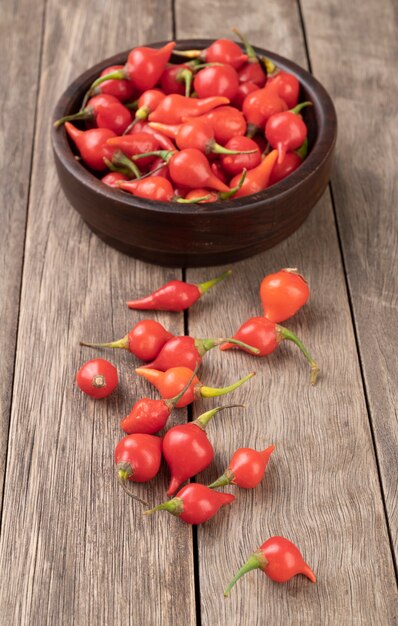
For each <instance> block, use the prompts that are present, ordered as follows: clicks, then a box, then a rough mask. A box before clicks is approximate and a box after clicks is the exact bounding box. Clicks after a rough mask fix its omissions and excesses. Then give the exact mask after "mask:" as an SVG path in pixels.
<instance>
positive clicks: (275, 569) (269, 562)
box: [224, 537, 316, 597]
mask: <svg viewBox="0 0 398 626" xmlns="http://www.w3.org/2000/svg"><path fill="white" fill-rule="evenodd" d="M254 569H261V570H262V571H263V572H264V574H265V575H266V576H268V578H270V579H271V580H273V581H274V582H277V583H285V582H287V581H288V580H290V579H291V578H293V576H297V574H303V575H304V576H306V577H307V578H308V579H309V580H310V581H311V582H312V583H315V582H316V576H315V574H314V572H313V571H312V569H311V568H310V567H309V565H307V563H306V562H305V561H304V559H303V557H302V555H301V552H300V551H299V549H298V548H297V546H295V545H294V543H292V542H291V541H289V540H288V539H285V538H284V537H271V538H270V539H267V541H265V542H264V543H263V544H262V545H261V546H260V548H259V549H258V551H257V552H255V553H254V554H252V555H251V556H250V557H249V559H248V560H247V561H246V563H245V564H244V565H243V566H242V567H241V569H240V570H239V571H238V573H237V574H236V575H235V576H234V578H233V579H232V580H231V582H230V583H229V585H228V587H227V588H226V590H225V591H224V596H225V597H228V595H229V593H230V591H231V589H232V587H233V586H234V585H235V583H236V582H237V581H238V580H239V578H241V577H242V576H244V575H245V574H246V573H247V572H250V571H251V570H254Z"/></svg>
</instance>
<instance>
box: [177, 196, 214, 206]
mask: <svg viewBox="0 0 398 626" xmlns="http://www.w3.org/2000/svg"><path fill="white" fill-rule="evenodd" d="M210 197H211V196H210V195H207V196H200V197H199V198H176V199H175V202H179V203H180V204H197V203H198V202H203V201H204V200H208V199H209V198H210Z"/></svg>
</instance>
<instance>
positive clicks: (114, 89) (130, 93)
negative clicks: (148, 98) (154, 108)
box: [92, 65, 137, 102]
mask: <svg viewBox="0 0 398 626" xmlns="http://www.w3.org/2000/svg"><path fill="white" fill-rule="evenodd" d="M122 69H123V65H111V66H110V67H106V68H105V69H104V70H102V72H101V74H100V76H106V75H107V74H111V73H112V72H116V71H118V70H122ZM92 93H93V95H95V96H96V95H98V94H100V93H103V94H107V95H110V96H115V98H117V99H118V100H119V101H120V102H128V101H129V100H132V99H133V98H134V97H135V96H136V94H137V90H136V88H135V87H134V85H133V83H132V82H131V81H130V80H112V79H111V80H106V81H105V82H104V83H102V84H101V85H98V87H96V89H93V92H92Z"/></svg>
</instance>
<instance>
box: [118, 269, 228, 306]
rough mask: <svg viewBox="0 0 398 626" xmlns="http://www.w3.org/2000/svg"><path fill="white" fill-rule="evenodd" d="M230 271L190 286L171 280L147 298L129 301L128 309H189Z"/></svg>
mask: <svg viewBox="0 0 398 626" xmlns="http://www.w3.org/2000/svg"><path fill="white" fill-rule="evenodd" d="M231 274H232V270H227V271H226V272H223V273H222V274H221V275H220V276H217V278H213V279H211V280H208V281H206V282H204V283H198V284H190V283H185V282H183V281H181V280H171V281H170V282H168V283H166V284H165V285H163V286H162V287H160V288H159V289H157V290H156V291H154V292H153V293H151V294H150V295H149V296H146V297H145V298H141V299H139V300H129V302H127V306H128V307H129V309H144V310H147V311H149V310H151V311H185V309H189V307H190V306H192V305H193V304H194V303H195V302H196V301H197V300H199V298H200V297H201V296H203V294H204V293H206V291H208V290H209V289H211V287H214V285H217V283H220V282H221V281H222V280H224V279H225V278H227V277H228V276H231Z"/></svg>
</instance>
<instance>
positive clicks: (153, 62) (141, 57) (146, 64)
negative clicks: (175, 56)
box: [83, 41, 176, 106]
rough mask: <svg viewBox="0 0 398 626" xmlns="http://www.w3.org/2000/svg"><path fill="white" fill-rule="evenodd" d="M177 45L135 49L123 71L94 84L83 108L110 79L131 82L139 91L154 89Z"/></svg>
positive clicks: (102, 77) (98, 80) (172, 43)
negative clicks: (100, 86) (90, 97)
mask: <svg viewBox="0 0 398 626" xmlns="http://www.w3.org/2000/svg"><path fill="white" fill-rule="evenodd" d="M175 45H176V44H175V42H174V41H170V42H169V43H167V44H166V45H164V46H163V48H146V47H139V48H133V50H131V51H130V53H129V55H128V57H127V63H126V65H124V67H123V69H121V70H116V71H114V72H110V73H109V74H105V75H104V76H100V77H99V78H97V80H95V81H94V82H93V84H92V85H91V87H90V89H89V91H88V92H87V94H86V96H85V98H84V100H83V106H84V105H85V100H86V99H87V96H88V95H91V93H92V92H93V91H94V90H95V89H96V88H97V87H98V86H99V85H101V84H102V83H104V82H105V81H107V80H110V79H115V80H126V79H127V80H130V81H132V82H133V84H134V86H135V87H136V88H137V89H138V90H139V91H146V90H147V89H152V87H154V86H155V85H156V84H157V82H158V80H159V78H160V77H161V75H162V73H163V70H164V68H165V67H166V65H167V62H168V60H169V58H170V56H171V53H172V52H173V49H174V47H175Z"/></svg>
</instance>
